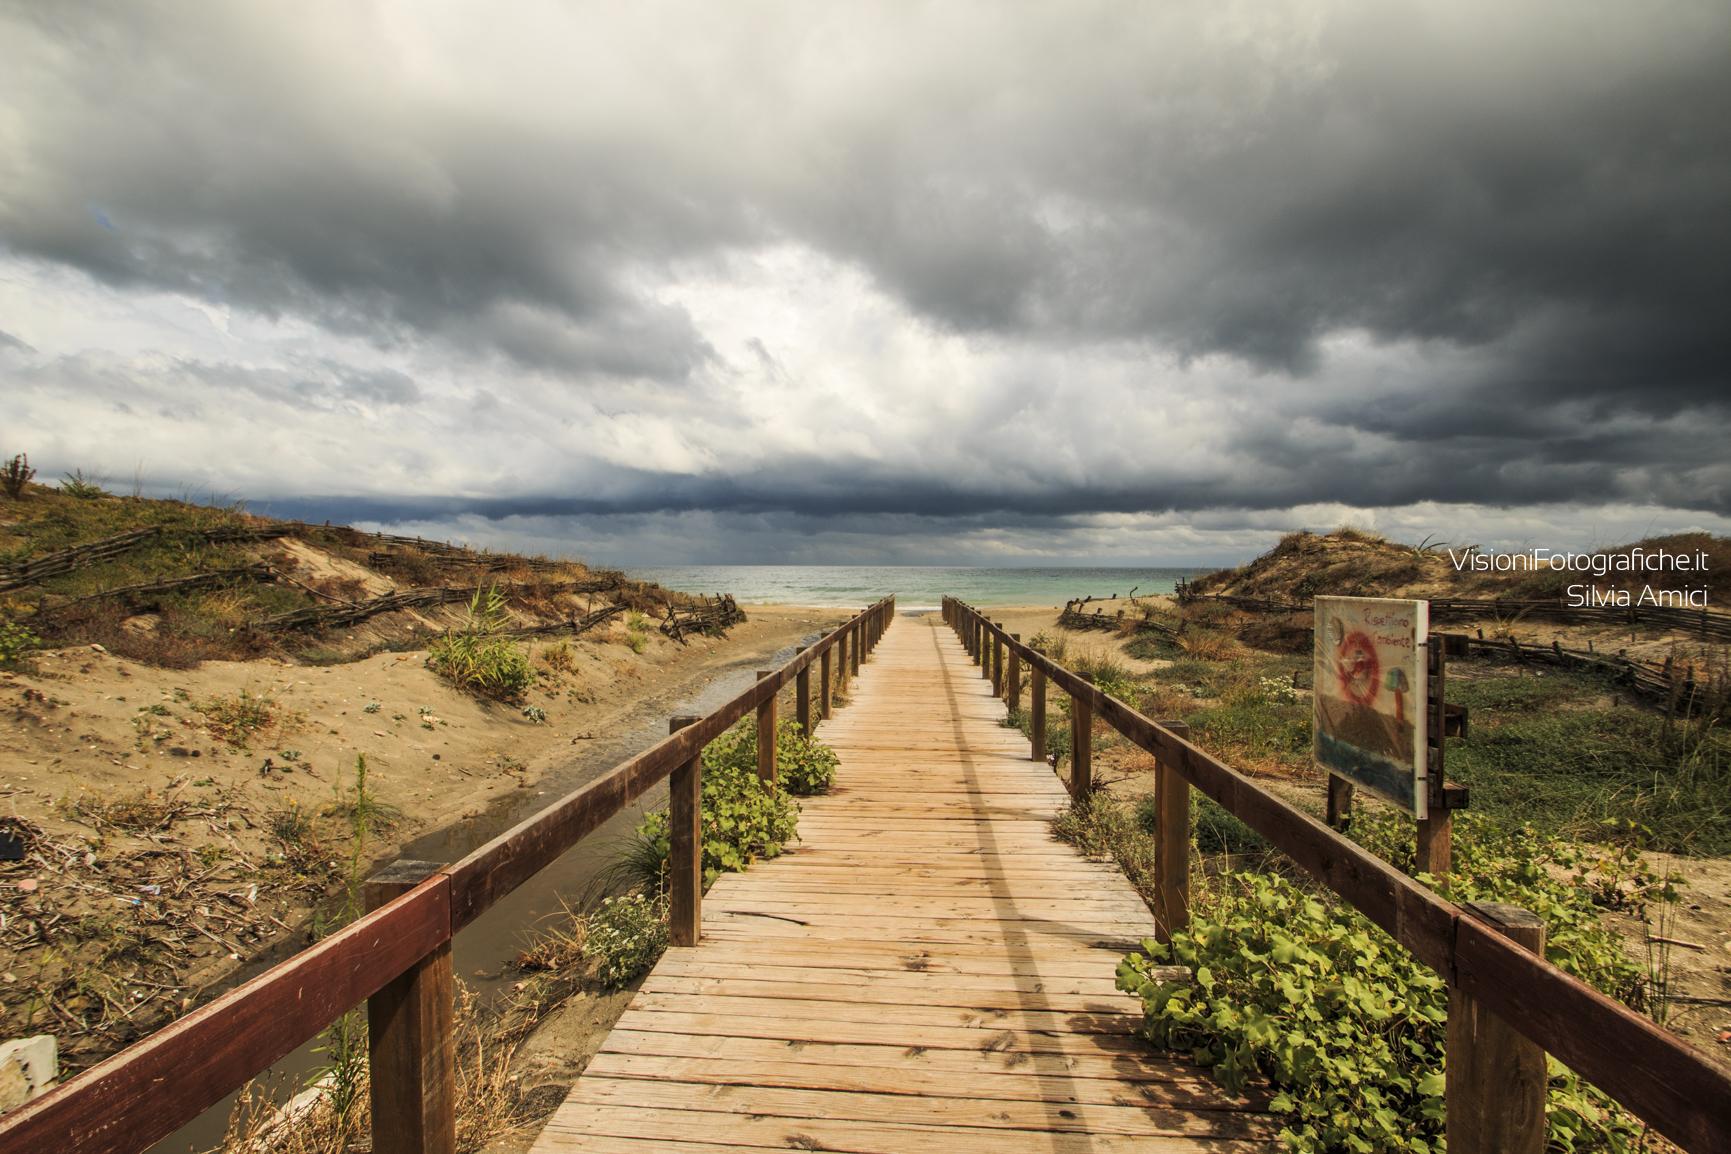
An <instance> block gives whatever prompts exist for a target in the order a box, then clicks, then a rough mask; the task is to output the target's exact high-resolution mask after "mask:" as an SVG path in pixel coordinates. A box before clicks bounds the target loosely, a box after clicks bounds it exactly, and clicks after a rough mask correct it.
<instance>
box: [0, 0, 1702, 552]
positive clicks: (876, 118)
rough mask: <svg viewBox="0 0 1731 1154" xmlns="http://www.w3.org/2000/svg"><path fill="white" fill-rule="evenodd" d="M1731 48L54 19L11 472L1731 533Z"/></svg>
mask: <svg viewBox="0 0 1731 1154" xmlns="http://www.w3.org/2000/svg"><path fill="white" fill-rule="evenodd" d="M1728 110H1731V4H1726V3H1723V2H1718V0H1714V2H1701V3H1665V2H1654V3H1642V4H1631V3H1628V2H1627V0H1616V2H1613V3H1596V2H1593V0H1561V2H1557V3H1548V2H1534V0H1522V2H1521V3H1516V4H1511V3H1509V2H1508V0H1494V2H1479V0H1431V2H1424V3H1393V2H1391V3H1375V4H1364V3H1340V4H1332V3H1273V2H1268V3H1254V2H1253V3H1230V2H1221V0H1207V2H1198V3H1194V4H1179V3H1158V4H1156V3H1147V2H1122V3H1086V2H1081V3H1078V2H1075V0H1066V2H1064V3H1057V2H1053V3H1047V4H1021V3H1004V2H1003V0H991V2H987V3H979V4H968V3H943V4H930V5H924V4H911V3H904V4H898V3H878V4H839V3H837V4H817V3H811V2H809V0H801V2H789V3H785V4H757V3H743V2H740V0H729V2H728V3H725V4H715V3H697V2H693V3H688V4H662V3H646V2H641V0H638V2H633V3H629V4H627V3H613V4H607V5H598V4H576V3H524V2H513V3H512V4H509V5H497V4H495V5H482V4H466V5H465V4H438V3H429V2H427V0H405V2H403V3H357V2H349V0H343V2H337V0H328V2H312V3H309V2H307V0H296V2H294V3H258V2H248V3H243V4H235V3H226V2H217V0H210V2H208V3H190V2H189V3H172V4H153V3H141V2H137V0H128V2H116V3H113V4H83V3H73V2H66V0H57V2H55V3H40V2H31V0H0V382H3V386H4V390H5V397H6V403H5V407H4V424H0V451H4V452H5V453H7V454H10V453H13V452H18V451H26V452H28V453H29V454H30V457H31V460H32V461H33V462H34V463H36V464H37V465H38V467H39V468H40V469H41V471H42V473H43V474H44V478H45V479H47V478H51V477H53V476H55V475H58V474H59V473H60V472H63V471H65V470H70V469H73V468H83V469H84V470H85V471H86V472H87V473H92V472H94V473H97V474H101V475H105V476H106V477H107V478H108V480H109V483H110V487H112V488H118V489H121V490H130V489H132V487H133V486H134V484H135V483H137V484H140V485H141V486H142V489H143V490H144V491H146V492H149V493H170V494H175V493H181V492H193V493H199V494H204V493H213V494H216V495H218V496H230V497H243V498H245V499H246V500H247V502H248V504H249V506H250V507H252V508H253V509H255V510H257V511H260V512H269V513H276V514H281V515H293V516H307V517H313V518H318V519H324V518H327V517H328V518H332V519H342V520H356V521H358V522H361V523H364V524H366V525H368V526H391V527H400V528H403V529H407V530H408V531H419V532H424V533H430V534H436V535H440V536H454V537H457V538H461V539H465V540H468V541H471V542H474V543H479V544H490V545H519V546H525V547H529V548H533V549H538V550H547V551H551V552H558V553H574V554H578V555H583V556H587V557H589V558H591V559H593V560H596V561H601V562H608V563H622V564H633V563H638V564H643V563H674V562H683V561H697V562H726V561H750V562H758V561H805V562H851V561H861V562H881V563H893V562H916V563H917V562H935V563H952V562H954V563H985V564H1038V563H1054V562H1056V563H1063V562H1084V561H1085V562H1093V563H1101V564H1111V563H1115V562H1124V563H1148V562H1160V561H1169V562H1173V563H1193V562H1200V563H1210V562H1217V561H1228V560H1236V559H1242V558H1244V557H1247V556H1249V555H1251V554H1253V553H1255V552H1257V551H1260V550H1261V549H1262V548H1265V547H1266V546H1267V545H1268V544H1270V543H1271V542H1272V540H1273V539H1274V537H1275V536H1276V535H1278V533H1279V532H1281V531H1283V530H1286V529H1290V528H1296V527H1312V528H1326V527H1330V526H1332V525H1335V524H1339V523H1342V522H1352V523H1355V524H1358V525H1361V526H1366V527H1372V528H1377V529H1381V530H1383V531H1385V532H1389V533H1390V534H1392V535H1394V536H1397V537H1403V538H1407V539H1413V540H1416V539H1418V538H1420V537H1423V536H1425V535H1427V534H1429V535H1434V536H1437V537H1441V538H1443V539H1446V540H1450V541H1454V542H1456V543H1462V542H1466V541H1474V542H1480V543H1484V544H1487V545H1504V546H1509V545H1519V544H1522V543H1525V544H1538V545H1547V546H1553V547H1562V546H1569V545H1585V544H1595V543H1596V544H1608V543H1612V542H1617V541H1621V540H1627V539H1630V538H1633V537H1638V536H1642V535H1645V534H1647V533H1652V532H1660V531H1671V530H1677V529H1683V528H1707V529H1711V530H1714V531H1716V532H1721V533H1723V532H1727V531H1731V452H1728V451H1727V445H1728V443H1731V442H1728V434H1731V320H1728V318H1731V114H1728Z"/></svg>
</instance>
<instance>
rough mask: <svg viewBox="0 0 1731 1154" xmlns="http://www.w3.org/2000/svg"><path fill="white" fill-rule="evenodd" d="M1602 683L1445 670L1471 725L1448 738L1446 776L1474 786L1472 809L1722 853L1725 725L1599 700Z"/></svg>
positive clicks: (1729, 761) (1725, 837)
mask: <svg viewBox="0 0 1731 1154" xmlns="http://www.w3.org/2000/svg"><path fill="white" fill-rule="evenodd" d="M1606 690H1607V687H1606V686H1605V685H1603V684H1602V683H1600V682H1599V681H1597V680H1596V679H1594V678H1592V677H1589V676H1584V675H1580V674H1571V673H1556V672H1547V673H1545V674H1543V675H1536V674H1510V675H1499V676H1494V677H1483V678H1471V679H1468V678H1454V679H1451V680H1450V682H1449V687H1448V696H1449V699H1450V700H1451V701H1455V702H1459V703H1460V704H1462V705H1465V706H1466V707H1467V708H1468V710H1469V712H1470V719H1471V735H1470V736H1469V737H1468V738H1467V739H1466V740H1463V741H1450V742H1449V749H1448V775H1449V777H1450V778H1452V779H1454V780H1456V781H1459V782H1462V783H1464V784H1466V785H1467V786H1468V787H1469V788H1470V789H1471V790H1472V811H1473V812H1476V813H1482V814H1486V815H1491V816H1495V817H1497V818H1500V819H1502V820H1503V821H1504V822H1506V823H1513V824H1517V825H1518V824H1531V825H1533V826H1534V827H1535V828H1537V829H1540V830H1544V831H1547V832H1556V833H1565V834H1569V835H1571V836H1574V837H1581V838H1592V839H1607V838H1611V839H1637V840H1639V841H1640V842H1641V843H1642V844H1644V845H1645V846H1647V847H1648V848H1652V849H1661V850H1666V851H1670V852H1675V853H1690V854H1703V855H1710V856H1721V855H1725V854H1731V733H1727V732H1726V730H1725V729H1724V728H1723V727H1718V726H1714V725H1710V724H1707V722H1706V720H1690V719H1687V718H1667V717H1663V716H1660V715H1658V714H1655V713H1652V712H1650V711H1647V710H1644V709H1639V708H1636V707H1634V706H1630V705H1608V704H1604V700H1603V699H1604V697H1605V695H1606Z"/></svg>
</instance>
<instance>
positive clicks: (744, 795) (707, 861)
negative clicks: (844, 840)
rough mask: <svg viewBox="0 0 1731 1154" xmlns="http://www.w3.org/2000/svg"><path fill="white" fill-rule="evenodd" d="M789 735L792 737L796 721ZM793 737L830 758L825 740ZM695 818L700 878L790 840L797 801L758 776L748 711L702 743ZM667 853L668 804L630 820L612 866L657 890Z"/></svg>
mask: <svg viewBox="0 0 1731 1154" xmlns="http://www.w3.org/2000/svg"><path fill="white" fill-rule="evenodd" d="M785 732H787V731H786V730H783V731H782V732H780V733H778V734H777V738H778V740H777V745H776V748H777V758H778V760H779V759H780V757H781V756H782V753H781V751H782V745H781V742H780V740H779V739H780V737H781V735H782V733H785ZM793 736H795V737H798V734H797V727H794V732H793ZM799 740H800V741H801V742H802V743H804V744H805V745H806V746H807V749H806V753H805V756H806V757H807V758H808V759H810V760H812V761H817V760H819V759H821V758H822V757H824V756H827V757H828V758H829V759H830V760H831V761H832V763H833V759H834V756H835V755H834V753H833V752H831V751H830V750H829V748H828V747H827V746H823V745H822V744H821V743H819V742H817V741H815V740H813V741H811V742H809V743H805V739H803V738H799ZM818 750H821V751H822V752H821V754H819V753H818V752H817V751H818ZM790 752H791V746H790ZM782 772H783V773H784V774H785V773H788V772H789V770H788V763H783V769H782ZM802 772H803V771H802ZM831 772H832V773H833V765H832V769H831ZM702 824H703V884H704V885H705V886H708V885H711V884H713V883H714V881H715V879H716V878H718V877H720V876H721V875H722V874H723V873H734V872H738V871H739V870H743V869H745V868H747V867H748V866H749V865H751V863H752V862H754V861H757V860H758V859H760V858H773V857H777V856H779V855H780V854H781V851H782V849H783V848H784V847H785V846H786V845H787V843H788V842H790V841H792V840H793V838H794V835H795V832H796V830H797V829H798V825H799V804H798V803H797V802H795V801H794V800H793V797H792V796H791V794H790V793H789V792H788V791H787V790H785V789H777V788H775V787H773V786H771V785H770V784H769V783H768V782H766V781H764V780H763V779H762V778H760V777H758V776H757V729H756V719H755V718H752V717H747V718H744V719H742V720H741V721H740V722H739V723H738V724H736V725H734V726H733V727H732V728H731V729H729V730H728V731H727V732H726V733H723V734H722V735H721V736H720V737H718V738H716V739H715V740H714V741H712V742H710V743H709V747H708V748H707V749H705V750H704V751H703V819H702ZM671 854H672V840H671V836H670V834H669V831H668V818H667V811H666V810H656V811H655V812H654V813H651V814H649V815H648V816H647V817H645V818H644V819H643V824H642V825H640V826H638V827H637V831H636V833H635V834H634V835H633V837H632V839H631V842H630V844H629V845H628V846H627V847H626V850H625V853H624V856H623V857H622V858H621V860H620V861H619V863H618V869H619V870H620V872H621V873H623V875H624V876H625V877H626V878H627V879H628V880H629V881H630V882H632V883H633V884H635V885H638V886H641V887H643V888H646V889H650V890H654V891H659V890H661V889H662V888H664V887H665V885H666V879H667V868H668V860H669V858H670V856H671Z"/></svg>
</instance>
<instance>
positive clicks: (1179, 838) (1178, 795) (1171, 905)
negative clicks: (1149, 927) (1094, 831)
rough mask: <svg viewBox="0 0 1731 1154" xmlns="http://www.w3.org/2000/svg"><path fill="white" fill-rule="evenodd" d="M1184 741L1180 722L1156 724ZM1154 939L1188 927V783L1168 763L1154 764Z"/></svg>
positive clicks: (1166, 938) (1166, 937) (1185, 731)
mask: <svg viewBox="0 0 1731 1154" xmlns="http://www.w3.org/2000/svg"><path fill="white" fill-rule="evenodd" d="M1160 724H1161V725H1162V726H1164V727H1165V728H1166V729H1169V730H1171V731H1172V732H1173V733H1175V734H1177V735H1178V736H1179V737H1183V738H1188V737H1189V736H1190V727H1189V726H1188V725H1186V724H1184V723H1183V722H1182V721H1163V722H1161V723H1160ZM1154 877H1155V884H1156V886H1157V887H1158V890H1157V893H1156V898H1155V903H1154V904H1155V907H1156V908H1155V910H1154V918H1155V922H1156V930H1155V936H1156V937H1158V938H1159V940H1160V941H1163V942H1169V941H1171V940H1172V935H1173V933H1175V932H1176V931H1178V930H1181V929H1183V928H1184V927H1185V926H1187V925H1189V924H1190V783H1189V782H1188V781H1186V780H1185V779H1184V778H1183V777H1182V776H1180V775H1179V773H1178V770H1177V769H1176V768H1174V767H1173V766H1172V765H1171V764H1170V763H1169V762H1167V761H1165V760H1161V761H1158V762H1156V763H1155V765H1154Z"/></svg>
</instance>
